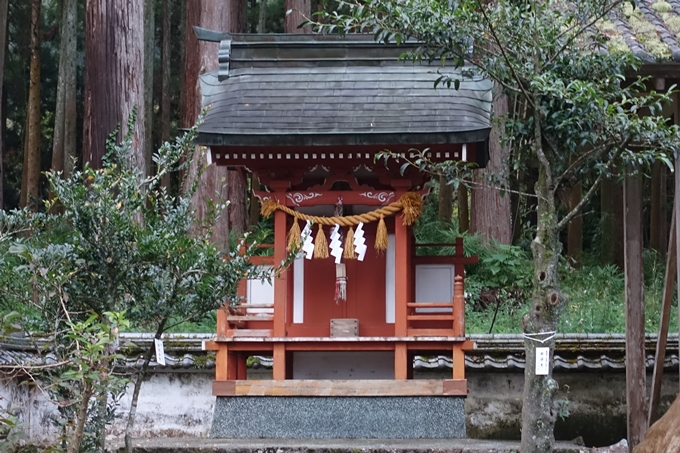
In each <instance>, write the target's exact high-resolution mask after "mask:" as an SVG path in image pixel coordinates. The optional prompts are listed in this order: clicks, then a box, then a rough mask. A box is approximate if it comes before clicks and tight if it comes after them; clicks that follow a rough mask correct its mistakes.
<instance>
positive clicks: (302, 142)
mask: <svg viewBox="0 0 680 453" xmlns="http://www.w3.org/2000/svg"><path fill="white" fill-rule="evenodd" d="M490 130H491V129H490V128H483V129H477V130H464V131H456V132H430V133H428V132H392V133H360V132H353V133H335V134H318V133H317V134H314V133H311V134H310V133H307V134H305V133H295V134H224V133H212V132H207V131H206V132H199V134H198V143H200V144H201V145H205V146H224V147H256V146H266V147H271V149H272V151H275V150H276V149H277V148H290V147H307V146H365V145H375V146H376V147H377V148H379V149H380V150H384V149H390V147H391V146H402V145H408V146H412V147H419V148H422V147H423V145H446V144H463V143H477V142H484V141H486V140H487V139H488V137H489V132H490Z"/></svg>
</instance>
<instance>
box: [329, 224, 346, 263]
mask: <svg viewBox="0 0 680 453" xmlns="http://www.w3.org/2000/svg"><path fill="white" fill-rule="evenodd" d="M328 247H329V248H330V249H331V255H332V256H334V257H335V264H340V259H341V258H342V251H343V249H342V236H341V235H340V225H335V226H334V227H333V231H331V243H330V245H329V246H328Z"/></svg>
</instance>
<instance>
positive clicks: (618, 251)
mask: <svg viewBox="0 0 680 453" xmlns="http://www.w3.org/2000/svg"><path fill="white" fill-rule="evenodd" d="M611 199H612V222H613V228H612V236H611V237H612V242H613V243H614V250H613V251H614V264H616V265H617V266H619V268H621V269H623V268H624V266H625V258H624V254H623V249H624V242H625V241H624V236H623V234H624V232H623V223H624V221H623V215H624V214H623V183H621V182H617V183H616V184H613V185H612V188H611Z"/></svg>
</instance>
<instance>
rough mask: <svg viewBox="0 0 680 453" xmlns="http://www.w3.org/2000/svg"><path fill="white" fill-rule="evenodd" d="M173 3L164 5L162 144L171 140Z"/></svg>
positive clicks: (166, 180)
mask: <svg viewBox="0 0 680 453" xmlns="http://www.w3.org/2000/svg"><path fill="white" fill-rule="evenodd" d="M171 18H172V2H164V3H163V29H162V37H161V128H160V129H161V143H165V142H167V141H168V140H170V77H171V71H172V66H171V64H170V62H171V58H172V46H171V45H170V34H171V32H172V22H171V20H170V19H171ZM163 186H164V187H165V188H166V189H168V190H169V189H170V175H169V174H166V175H164V176H163Z"/></svg>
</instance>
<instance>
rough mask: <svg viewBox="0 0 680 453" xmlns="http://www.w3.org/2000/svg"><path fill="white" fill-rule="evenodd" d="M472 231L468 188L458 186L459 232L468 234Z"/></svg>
mask: <svg viewBox="0 0 680 453" xmlns="http://www.w3.org/2000/svg"><path fill="white" fill-rule="evenodd" d="M468 230H470V201H469V198H468V188H467V186H464V185H463V184H461V185H459V186H458V232H460V233H467V232H468Z"/></svg>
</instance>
